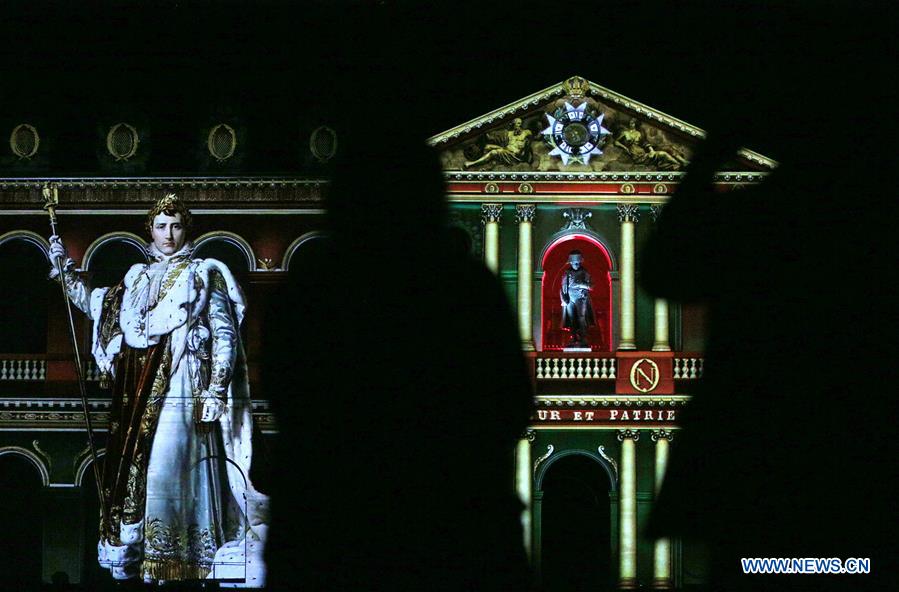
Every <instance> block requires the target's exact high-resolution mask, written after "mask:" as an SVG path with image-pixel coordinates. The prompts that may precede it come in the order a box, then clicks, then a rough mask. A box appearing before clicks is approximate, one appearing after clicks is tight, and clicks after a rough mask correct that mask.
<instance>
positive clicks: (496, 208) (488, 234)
mask: <svg viewBox="0 0 899 592" xmlns="http://www.w3.org/2000/svg"><path fill="white" fill-rule="evenodd" d="M502 215H503V206H502V204H495V203H493V204H482V205H481V221H482V222H483V223H484V263H485V264H486V265H487V267H488V269H490V271H492V272H493V273H499V220H500V218H501V217H502Z"/></svg>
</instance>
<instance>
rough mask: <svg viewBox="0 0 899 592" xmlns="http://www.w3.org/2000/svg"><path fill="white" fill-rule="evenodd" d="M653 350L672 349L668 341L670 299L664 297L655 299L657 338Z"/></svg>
mask: <svg viewBox="0 0 899 592" xmlns="http://www.w3.org/2000/svg"><path fill="white" fill-rule="evenodd" d="M652 351H671V345H670V344H669V343H668V301H667V300H665V299H664V298H656V300H655V339H654V340H653V343H652Z"/></svg>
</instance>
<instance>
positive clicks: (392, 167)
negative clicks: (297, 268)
mask: <svg viewBox="0 0 899 592" xmlns="http://www.w3.org/2000/svg"><path fill="white" fill-rule="evenodd" d="M390 123H391V124H394V123H398V122H394V121H391V122H390ZM397 127H398V128H400V129H393V128H392V127H391V126H388V125H386V124H382V125H368V123H367V122H366V125H365V126H360V128H362V129H357V130H355V131H352V132H350V134H351V135H355V137H349V138H347V139H346V140H343V139H342V141H341V148H340V152H339V154H338V157H337V158H338V161H337V164H336V167H335V171H334V175H333V180H332V183H331V185H330V189H329V191H328V194H327V200H326V205H327V208H328V220H329V224H330V229H331V233H332V236H333V238H334V240H335V246H336V247H337V248H342V245H347V246H350V247H353V248H362V249H365V250H366V251H378V252H381V253H383V252H388V253H389V252H395V253H396V254H403V253H405V254H409V253H411V252H413V251H419V252H421V251H428V250H430V249H431V247H433V246H436V245H438V244H439V245H442V244H443V243H444V241H445V235H446V220H447V207H446V201H445V197H444V192H445V186H444V182H443V174H442V171H441V168H440V163H439V161H438V158H437V154H436V153H435V151H434V150H433V149H431V148H430V147H428V146H426V145H425V142H424V138H421V137H416V136H414V135H413V134H411V133H405V132H404V131H403V130H402V129H401V125H398V126H397Z"/></svg>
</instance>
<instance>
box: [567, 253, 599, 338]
mask: <svg viewBox="0 0 899 592" xmlns="http://www.w3.org/2000/svg"><path fill="white" fill-rule="evenodd" d="M592 289H593V279H592V278H591V277H590V274H589V273H588V272H587V270H586V269H584V255H583V253H581V252H580V251H577V250H575V251H571V253H569V254H568V269H566V270H565V273H564V275H563V276H562V287H561V289H560V291H559V296H560V297H561V299H562V327H564V328H566V329H568V330H569V331H570V338H569V341H568V343H567V344H566V346H565V347H566V348H584V347H589V344H588V343H587V330H588V329H589V328H590V327H592V326H594V325H595V324H596V316H595V315H594V313H593V303H592V302H591V301H590V291H591V290H592Z"/></svg>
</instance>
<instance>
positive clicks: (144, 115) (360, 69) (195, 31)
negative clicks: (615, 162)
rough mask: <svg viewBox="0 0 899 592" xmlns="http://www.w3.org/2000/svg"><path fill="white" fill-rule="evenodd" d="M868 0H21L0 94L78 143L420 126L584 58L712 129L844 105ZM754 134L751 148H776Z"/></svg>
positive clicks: (605, 77)
mask: <svg viewBox="0 0 899 592" xmlns="http://www.w3.org/2000/svg"><path fill="white" fill-rule="evenodd" d="M487 6H489V8H487ZM862 6H864V4H860V3H854V4H852V5H850V4H849V3H825V2H772V3H767V4H762V5H760V4H759V3H751V2H727V3H721V2H698V1H695V0H694V1H688V2H677V3H663V2H621V1H607V2H589V3H587V2H574V3H571V2H564V3H562V2H542V3H531V2H525V3H518V2H516V3H511V2H507V3H467V2H452V3H449V2H447V3H440V4H438V5H436V6H433V7H432V6H426V5H425V4H418V3H411V2H409V3H404V2H386V1H385V2H361V1H356V2H349V1H343V2H341V1H332V2H325V1H319V2H300V3H286V2H252V3H250V2H235V1H230V0H228V1H219V2H214V3H213V2H210V3H199V2H153V3H150V2H79V3H68V2H66V3H58V4H57V3H53V4H51V3H41V2H10V3H7V4H5V5H4V12H5V15H4V18H3V19H2V25H0V32H2V37H0V38H2V39H3V40H4V42H3V44H2V48H0V55H2V56H3V58H4V61H5V66H4V67H3V69H2V71H3V73H4V75H3V80H2V81H0V84H2V87H0V93H2V94H0V102H2V105H3V109H2V112H3V117H4V122H6V118H9V119H10V121H12V120H14V119H17V120H20V121H26V120H32V121H38V122H40V123H43V125H44V127H45V128H47V127H49V128H54V129H59V130H63V131H60V134H61V136H62V137H64V138H67V139H68V140H71V142H72V143H73V144H74V143H77V142H79V141H80V140H79V138H81V137H83V136H90V135H91V134H92V133H94V131H93V128H94V127H96V125H97V123H96V122H97V121H98V120H100V119H103V118H115V117H123V118H124V117H130V118H132V119H136V120H141V119H144V120H146V121H150V122H152V124H151V125H150V127H151V128H153V129H154V130H155V131H156V134H155V136H156V137H155V138H154V142H155V144H156V146H157V150H162V151H165V150H164V149H163V148H160V147H161V146H168V147H169V148H171V149H172V150H174V148H173V147H174V146H177V145H178V144H179V143H181V144H184V143H185V142H191V141H193V136H192V135H191V134H193V133H194V131H195V128H196V127H197V123H198V122H201V123H206V122H207V120H209V118H210V117H212V114H213V113H230V114H236V115H237V116H239V117H240V118H241V120H242V121H243V122H245V123H246V124H247V126H248V129H252V130H254V133H255V134H256V135H255V138H256V140H257V145H260V144H271V143H272V142H270V141H269V140H270V138H273V137H278V135H279V134H283V133H284V131H285V130H288V129H292V128H291V127H290V126H291V125H293V124H292V122H293V121H295V120H297V119H305V120H308V121H311V122H313V123H314V122H331V123H335V124H336V125H344V126H346V127H348V128H349V129H351V130H352V132H353V133H354V134H358V135H361V136H364V135H365V131H364V130H365V129H366V127H370V126H369V125H368V124H369V123H370V122H372V121H373V120H375V119H380V120H382V121H384V120H388V121H391V122H392V125H395V126H399V127H403V128H404V129H407V130H412V131H413V134H415V135H418V136H420V137H422V138H424V137H428V136H430V135H433V134H435V133H439V132H440V131H443V130H445V129H448V128H450V127H452V126H454V125H457V124H459V123H462V122H464V121H467V120H469V119H471V118H474V117H477V116H479V115H481V114H483V113H486V112H488V111H490V110H492V109H495V108H497V107H501V106H503V105H505V104H507V103H509V102H511V101H514V100H516V99H518V98H521V97H523V96H526V95H528V94H530V93H532V92H535V91H538V90H541V89H543V88H545V87H547V86H549V85H552V84H555V83H557V82H559V81H561V80H563V79H565V78H567V77H569V76H572V75H574V74H578V75H581V76H584V77H586V78H588V79H590V80H592V81H594V82H596V83H598V84H601V85H603V86H605V87H607V88H610V89H612V90H614V91H617V92H620V93H621V94H624V95H625V96H628V97H632V98H634V99H636V100H639V101H641V102H643V103H646V104H648V105H650V106H653V107H656V108H658V109H660V110H662V111H664V112H667V113H669V114H671V115H674V116H676V117H678V118H680V119H683V120H685V121H688V122H690V123H693V124H695V125H698V126H700V127H703V128H706V129H716V128H720V127H727V126H739V127H741V129H748V130H753V129H756V128H763V127H766V126H776V125H780V126H782V125H785V124H786V123H788V122H789V121H790V120H791V116H790V113H789V111H790V110H791V109H794V108H795V107H794V106H795V105H797V104H804V103H808V96H809V93H810V89H812V88H813V87H818V86H820V88H821V91H822V92H821V93H820V94H821V96H822V97H823V99H822V100H824V101H831V102H832V103H833V104H834V105H837V104H838V103H839V101H838V100H836V99H835V98H834V92H835V91H836V92H837V93H846V94H848V93H849V91H850V90H851V88H852V86H853V84H854V83H851V82H850V83H848V84H845V83H844V84H837V85H835V84H834V82H835V81H840V80H845V74H846V72H849V73H851V72H852V71H853V70H855V69H856V68H855V66H856V64H857V63H864V62H867V61H869V60H868V58H867V57H865V56H866V55H867V54H869V53H872V54H876V53H878V52H881V53H882V50H880V49H879V48H878V49H875V48H874V46H875V45H876V43H874V42H873V41H872V39H873V38H875V37H876V35H875V34H874V31H876V29H877V26H878V23H882V22H885V21H886V20H888V19H885V17H883V15H881V14H880V12H879V10H880V9H879V8H875V9H872V10H870V11H867V12H862V11H860V8H861V7H862ZM882 17H883V18H882ZM871 50H874V51H871ZM859 52H862V53H863V54H864V55H862V54H861V53H859ZM856 54H858V55H856ZM844 70H845V71H846V72H844ZM847 87H848V90H847ZM825 90H826V92H825ZM787 105H789V107H786V106H787ZM778 110H779V111H780V112H777V111H778ZM310 125H311V124H310ZM301 127H302V126H301ZM188 129H190V130H194V131H191V132H188V131H187V130H188ZM761 136H762V137H751V138H750V139H751V140H754V141H755V144H756V145H754V146H750V147H752V148H755V149H757V150H759V151H762V152H766V153H769V154H771V155H772V156H774V157H776V144H777V142H776V139H775V140H774V141H771V139H770V137H768V136H766V135H765V134H761ZM774 137H775V138H776V135H775V136H774ZM260 138H265V141H261V140H260ZM282 141H283V140H282ZM66 150H67V149H65V148H64V149H63V150H62V152H65V151H66ZM257 153H260V152H259V151H257ZM73 158H75V157H73ZM266 158H269V160H270V162H268V163H266V162H265V160H266ZM279 158H280V157H279V155H278V152H277V150H275V151H273V152H272V153H271V154H270V155H268V157H266V156H264V155H263V156H261V157H260V159H259V160H257V161H256V162H255V163H253V164H252V165H251V166H252V167H255V168H265V166H268V165H270V166H272V167H274V168H275V169H278V168H284V167H286V166H288V164H289V163H288V160H285V161H284V162H283V163H280V162H279V161H278V159H279ZM76 160H77V159H76ZM91 162H92V161H91V158H88V157H85V158H84V159H82V161H80V162H78V163H76V165H77V166H76V168H89V166H90V163H91ZM159 162H161V164H160V166H162V167H163V168H165V167H166V166H168V167H170V168H171V167H172V166H174V165H175V163H174V162H165V161H164V160H163V161H159ZM73 166H75V165H73ZM185 172H186V171H185Z"/></svg>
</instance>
